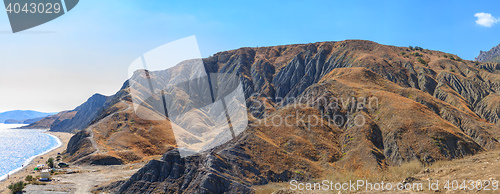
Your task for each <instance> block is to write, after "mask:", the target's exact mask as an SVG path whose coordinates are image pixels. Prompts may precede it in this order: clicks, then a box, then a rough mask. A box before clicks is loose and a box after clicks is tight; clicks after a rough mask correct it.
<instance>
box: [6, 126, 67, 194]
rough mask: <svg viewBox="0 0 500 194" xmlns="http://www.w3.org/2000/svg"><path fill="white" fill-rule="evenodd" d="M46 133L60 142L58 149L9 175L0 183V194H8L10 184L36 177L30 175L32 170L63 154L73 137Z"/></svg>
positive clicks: (59, 133) (64, 134) (60, 133)
mask: <svg viewBox="0 0 500 194" xmlns="http://www.w3.org/2000/svg"><path fill="white" fill-rule="evenodd" d="M46 133H48V134H51V135H54V136H56V137H57V138H59V140H60V141H61V143H62V145H61V146H60V147H58V148H56V149H54V150H52V151H50V152H48V153H46V154H44V155H41V156H38V157H36V158H34V159H33V160H32V161H31V162H30V163H29V165H27V166H24V168H23V169H21V170H20V171H18V172H16V173H14V174H11V175H10V178H9V179H7V180H4V181H2V182H0V193H1V194H4V193H10V190H9V189H8V188H7V187H8V186H9V185H10V184H12V183H14V182H18V181H24V179H25V178H26V176H28V175H31V176H33V177H35V176H36V175H38V174H37V173H32V171H33V169H34V168H35V167H36V166H37V165H38V164H45V162H46V161H47V159H49V158H51V157H52V158H56V157H57V153H62V152H64V150H66V147H67V146H68V142H69V140H70V138H71V137H72V136H73V134H71V133H62V132H46ZM41 158H43V159H41Z"/></svg>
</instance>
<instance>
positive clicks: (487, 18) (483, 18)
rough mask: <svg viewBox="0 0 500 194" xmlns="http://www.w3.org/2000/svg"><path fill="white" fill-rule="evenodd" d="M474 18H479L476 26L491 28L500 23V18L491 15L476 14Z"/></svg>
mask: <svg viewBox="0 0 500 194" xmlns="http://www.w3.org/2000/svg"><path fill="white" fill-rule="evenodd" d="M474 16H476V17H477V20H476V24H479V25H481V26H484V27H491V26H493V24H496V23H497V22H499V21H500V18H495V17H493V16H492V15H491V14H489V13H484V12H481V13H476V14H474Z"/></svg>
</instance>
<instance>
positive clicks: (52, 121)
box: [23, 94, 109, 133]
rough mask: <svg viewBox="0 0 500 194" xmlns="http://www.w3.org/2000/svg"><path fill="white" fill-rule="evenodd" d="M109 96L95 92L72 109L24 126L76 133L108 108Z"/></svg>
mask: <svg viewBox="0 0 500 194" xmlns="http://www.w3.org/2000/svg"><path fill="white" fill-rule="evenodd" d="M108 99H109V97H107V96H104V95H101V94H94V95H93V96H92V97H90V98H89V99H88V100H87V101H86V102H85V103H83V104H81V105H80V106H78V107H76V108H75V109H73V110H71V111H63V112H60V113H58V114H56V115H53V116H49V117H46V118H44V119H42V120H40V121H37V122H35V123H32V124H30V125H28V126H25V127H23V128H26V129H30V128H48V129H50V131H55V132H72V133H76V132H78V131H80V130H82V129H85V128H87V127H88V126H89V125H90V123H91V122H92V121H94V120H95V119H96V118H97V116H98V115H99V114H100V113H101V112H102V111H103V110H104V109H105V108H107V107H106V106H105V103H106V102H107V101H108Z"/></svg>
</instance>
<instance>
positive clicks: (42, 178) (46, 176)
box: [40, 170, 50, 181]
mask: <svg viewBox="0 0 500 194" xmlns="http://www.w3.org/2000/svg"><path fill="white" fill-rule="evenodd" d="M49 180H50V170H42V172H40V181H49Z"/></svg>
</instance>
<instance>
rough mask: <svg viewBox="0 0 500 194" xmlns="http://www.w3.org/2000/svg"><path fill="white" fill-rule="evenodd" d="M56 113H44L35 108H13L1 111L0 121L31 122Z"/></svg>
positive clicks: (10, 122)
mask: <svg viewBox="0 0 500 194" xmlns="http://www.w3.org/2000/svg"><path fill="white" fill-rule="evenodd" d="M53 114H55V113H44V112H37V111H33V110H13V111H7V112H3V113H0V123H7V124H31V123H34V122H36V121H39V120H41V119H42V118H44V117H46V116H50V115H53Z"/></svg>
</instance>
